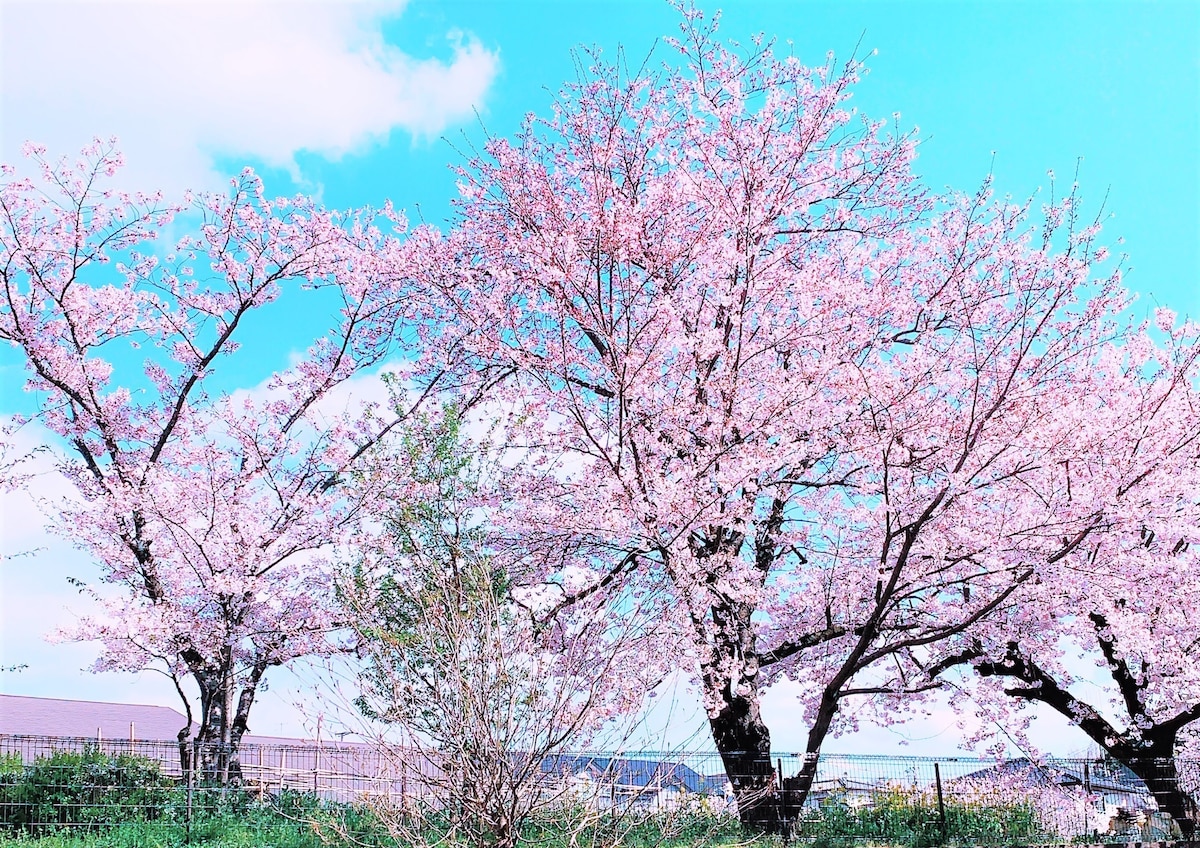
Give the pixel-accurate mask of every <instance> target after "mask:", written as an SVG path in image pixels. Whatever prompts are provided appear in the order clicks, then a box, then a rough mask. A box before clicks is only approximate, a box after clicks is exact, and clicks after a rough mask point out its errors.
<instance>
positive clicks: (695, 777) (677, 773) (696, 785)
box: [542, 754, 708, 792]
mask: <svg viewBox="0 0 1200 848" xmlns="http://www.w3.org/2000/svg"><path fill="white" fill-rule="evenodd" d="M542 771H543V772H547V773H552V772H567V773H570V774H581V773H582V774H588V775H590V776H592V777H593V778H595V779H604V780H611V781H613V782H614V783H616V784H618V785H626V786H639V787H640V786H658V785H661V786H664V787H682V788H684V789H687V790H689V791H691V792H703V791H705V790H706V789H707V788H708V780H707V779H706V778H705V777H704V775H702V774H700V773H699V772H697V771H696V770H695V769H693V768H690V767H688V766H685V765H684V764H683V763H675V762H669V761H659V760H641V759H629V758H626V757H600V756H588V755H578V756H571V755H566V754H564V755H559V756H551V757H546V758H545V759H543V760H542Z"/></svg>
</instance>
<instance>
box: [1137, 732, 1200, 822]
mask: <svg viewBox="0 0 1200 848" xmlns="http://www.w3.org/2000/svg"><path fill="white" fill-rule="evenodd" d="M1172 753H1173V751H1172ZM1124 762H1125V765H1127V766H1129V770H1130V771H1132V772H1133V773H1134V774H1136V775H1137V776H1138V777H1140V778H1141V779H1142V780H1143V781H1144V782H1145V784H1146V786H1148V787H1149V788H1150V794H1151V796H1153V798H1154V800H1155V801H1156V802H1157V803H1158V808H1159V809H1160V810H1162V811H1163V812H1164V813H1166V814H1167V815H1169V816H1170V817H1171V820H1172V821H1173V822H1175V824H1176V825H1178V827H1179V832H1180V835H1181V836H1182V837H1183V838H1184V839H1185V840H1187V841H1189V842H1190V841H1191V840H1192V839H1193V838H1195V835H1196V819H1197V813H1198V812H1200V811H1198V810H1197V806H1196V802H1195V801H1194V800H1193V799H1192V797H1191V796H1190V795H1188V794H1187V793H1186V792H1184V791H1183V789H1182V788H1181V787H1180V786H1179V771H1178V769H1177V768H1176V765H1175V759H1174V757H1172V756H1170V755H1167V756H1161V757H1159V756H1130V757H1127V758H1125V759H1124Z"/></svg>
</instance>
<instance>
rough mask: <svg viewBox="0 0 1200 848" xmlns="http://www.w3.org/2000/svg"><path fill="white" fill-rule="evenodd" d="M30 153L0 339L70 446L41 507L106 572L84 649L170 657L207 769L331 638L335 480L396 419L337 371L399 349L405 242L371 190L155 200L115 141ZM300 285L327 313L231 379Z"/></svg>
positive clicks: (131, 663) (103, 660)
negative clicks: (129, 182)
mask: <svg viewBox="0 0 1200 848" xmlns="http://www.w3.org/2000/svg"><path fill="white" fill-rule="evenodd" d="M27 155H29V156H30V157H31V159H32V160H33V161H34V162H35V163H37V164H38V165H40V168H41V178H40V180H31V179H18V178H17V177H16V176H15V173H14V171H13V169H12V168H10V167H7V166H6V167H5V169H4V172H3V185H2V186H0V213H2V224H0V228H2V229H0V238H2V240H3V244H2V255H0V280H2V282H3V286H4V299H3V306H2V309H0V338H3V339H4V340H5V341H7V342H8V343H9V344H10V345H11V346H12V347H13V348H15V349H16V350H17V351H18V352H19V353H20V354H21V355H22V356H23V358H24V361H25V364H26V368H27V373H28V383H27V385H26V389H27V391H29V392H31V393H32V394H33V397H34V398H35V399H36V403H37V410H36V413H35V417H36V418H37V419H38V420H39V421H40V423H41V424H42V425H44V426H45V427H48V428H49V429H50V430H52V431H53V432H54V433H56V434H57V435H58V436H59V437H60V438H61V440H62V443H63V445H65V446H66V448H67V450H68V451H69V452H68V453H65V454H64V455H63V456H62V458H61V469H62V471H63V473H64V474H65V475H67V477H68V478H69V479H70V480H71V481H72V482H73V483H74V485H75V488H76V490H77V494H78V497H77V498H74V499H72V500H70V501H68V502H65V503H62V504H57V505H56V508H57V519H56V521H55V529H56V530H57V531H58V532H60V533H62V534H63V535H65V536H67V537H69V538H70V539H72V540H73V541H75V543H76V544H78V545H79V546H80V547H81V548H83V549H84V550H86V551H88V552H90V553H91V554H92V555H93V556H94V557H95V559H96V560H97V562H98V563H99V564H100V566H101V568H102V572H101V581H102V582H103V583H105V584H110V585H111V586H113V587H116V589H117V590H118V593H117V595H116V597H115V598H112V597H110V599H109V600H108V601H106V605H107V613H108V614H107V616H102V617H99V618H96V619H85V620H83V621H82V622H80V626H79V627H78V628H77V630H76V631H75V632H74V633H73V634H72V635H73V636H74V637H75V638H80V639H98V640H100V641H101V643H102V645H103V654H102V655H101V657H100V659H99V660H98V661H97V664H96V667H97V669H126V670H139V669H144V668H148V667H157V668H159V669H160V670H162V671H164V672H165V673H166V674H167V675H168V676H170V678H171V679H172V680H173V681H174V683H175V685H176V688H177V689H178V691H179V693H180V696H181V697H183V699H184V706H185V708H186V709H187V713H188V720H189V727H185V728H184V729H183V730H181V731H180V742H181V750H182V746H183V744H184V743H185V742H186V741H187V737H188V735H189V733H190V732H191V730H190V725H191V724H192V719H193V718H196V719H197V720H198V730H196V731H195V738H194V741H195V742H196V743H197V744H198V747H200V748H202V749H203V750H204V751H206V752H207V753H206V758H207V759H206V762H205V770H206V772H205V773H206V775H207V776H209V777H214V776H216V777H227V776H228V773H229V770H230V769H232V770H233V772H234V773H235V774H236V752H237V747H238V744H239V741H240V739H241V737H242V735H243V734H244V733H245V732H246V731H247V729H248V727H249V714H250V709H251V706H252V705H253V703H254V699H255V696H256V694H257V693H258V691H259V688H260V687H261V686H262V684H263V681H264V678H265V675H266V674H267V673H268V672H269V670H270V669H271V668H274V667H276V666H281V665H285V664H287V663H289V662H292V661H293V660H295V659H297V658H299V657H304V656H308V655H311V654H314V653H315V654H321V653H327V652H329V651H332V650H337V649H338V640H337V639H336V638H332V637H331V632H330V631H331V629H332V628H333V627H334V625H335V621H334V620H333V618H332V617H331V610H330V606H329V605H328V604H327V603H326V601H327V599H329V598H330V597H331V592H330V590H329V585H330V584H329V581H328V574H326V573H325V570H324V568H323V563H324V560H325V559H326V558H327V557H326V553H327V552H328V550H329V547H330V545H332V544H334V543H336V542H337V541H338V539H339V534H340V533H341V532H342V531H343V529H345V528H348V527H350V526H352V525H353V523H354V522H355V520H356V518H357V515H358V510H359V508H360V505H361V502H362V498H363V497H365V496H366V495H365V494H364V493H356V494H354V495H353V496H351V492H350V490H349V489H347V488H346V487H343V486H339V485H338V484H339V482H341V481H342V480H344V479H345V477H346V475H347V473H348V472H349V471H350V470H352V469H353V468H354V467H355V465H356V463H357V462H358V461H359V459H360V458H361V456H362V455H363V453H364V451H365V450H366V449H367V448H368V447H369V446H371V445H373V444H376V443H377V442H378V441H379V440H380V439H381V438H382V437H383V436H384V435H385V434H386V433H387V432H388V430H389V428H390V427H392V426H393V425H394V422H395V420H396V416H394V415H392V414H391V411H390V410H388V411H387V413H386V414H384V412H381V411H380V409H379V408H377V407H372V406H371V405H370V404H369V403H364V402H363V401H362V400H361V399H360V400H357V401H356V400H354V398H353V396H352V395H353V391H352V389H353V386H354V381H355V379H356V378H357V377H359V376H360V375H367V374H369V373H370V369H373V368H376V367H378V366H380V365H381V363H383V362H384V360H385V358H387V357H388V356H389V354H390V353H392V352H393V351H394V350H395V349H396V347H397V342H396V340H397V339H398V338H399V337H400V336H399V335H398V334H395V333H394V332H393V330H394V328H395V324H396V322H397V321H398V320H400V318H401V312H402V310H403V306H404V300H403V298H402V297H397V296H396V294H395V293H394V291H393V288H392V286H391V283H390V282H389V280H390V272H385V270H384V269H385V268H390V267H396V266H398V265H403V262H404V260H403V256H402V251H403V248H402V247H401V246H400V245H399V244H398V242H397V241H396V240H395V239H394V238H393V237H392V236H390V235H384V234H383V233H381V232H380V231H379V230H378V229H377V228H376V226H375V216H374V215H372V214H371V213H370V212H363V213H361V214H352V215H347V216H341V215H338V214H336V213H331V212H327V211H325V210H323V209H321V208H319V207H317V206H315V205H314V204H313V203H312V202H310V201H309V200H306V199H304V198H296V199H290V200H289V199H279V200H268V199H266V198H265V197H264V194H263V190H262V185H261V183H260V182H259V180H258V179H257V178H256V177H255V176H254V175H253V174H252V173H251V172H249V171H246V172H244V173H243V174H242V175H241V176H240V177H239V178H237V179H235V180H234V181H233V183H232V188H231V191H230V194H229V195H228V196H217V195H208V196H203V197H197V198H195V199H191V198H188V200H187V201H186V202H184V203H182V204H177V205H168V204H166V203H164V202H163V201H162V200H161V198H159V197H150V196H142V195H137V196H129V195H126V194H122V193H117V192H114V191H111V190H109V189H107V188H106V187H105V180H106V179H107V178H109V177H111V176H112V175H113V174H114V173H115V171H116V170H117V169H118V168H119V167H120V165H121V157H120V155H119V153H117V152H116V150H115V146H114V143H108V144H104V143H100V142H97V143H96V144H94V145H93V146H91V147H89V148H87V149H86V150H85V151H84V152H83V154H82V158H81V159H80V160H79V161H78V162H75V163H70V162H68V161H67V160H65V159H64V160H62V161H59V162H57V163H52V162H50V161H48V160H47V159H46V158H45V155H44V152H43V151H42V150H40V149H38V148H36V147H32V146H27ZM384 221H385V223H386V224H388V225H389V226H401V225H402V219H400V218H399V216H397V215H395V214H394V213H391V212H390V210H385V212H384ZM189 226H194V230H192V234H189V235H185V236H183V237H182V238H180V239H179V240H178V242H177V243H176V244H174V245H168V244H165V243H164V235H165V233H166V232H167V231H168V228H172V227H175V228H184V227H189ZM292 290H294V291H295V292H297V293H299V292H300V291H304V292H305V294H304V295H303V297H304V298H307V302H308V303H309V304H310V306H309V308H316V309H325V310H328V311H329V312H330V313H331V314H332V315H333V316H334V324H333V327H332V328H331V329H330V331H329V332H328V334H327V335H325V336H323V337H322V338H319V339H317V340H316V341H315V342H314V343H313V344H312V345H311V346H310V347H309V348H308V349H307V350H306V351H305V352H304V353H303V354H302V355H299V356H296V357H295V358H294V363H293V364H292V365H291V366H290V367H287V368H285V369H283V370H280V371H277V372H276V373H274V374H273V375H271V376H270V377H269V379H267V380H266V381H265V382H264V383H262V384H260V385H258V386H256V387H254V388H251V389H239V388H237V387H236V386H235V385H234V384H233V382H234V380H235V379H236V378H237V376H238V374H237V372H235V371H233V368H234V367H235V363H245V364H246V365H253V363H252V362H251V361H248V359H247V358H246V357H241V358H238V357H235V354H236V352H237V351H238V348H239V345H240V342H241V341H244V340H246V339H247V338H249V333H251V332H255V333H263V332H279V328H280V326H281V325H280V324H273V323H271V321H270V319H269V318H264V319H260V318H259V313H262V314H263V315H264V316H265V315H271V314H272V313H271V312H270V310H269V309H268V307H269V306H270V305H271V304H273V303H274V302H275V301H277V300H278V299H279V298H280V297H281V295H283V294H284V293H285V292H291V291H292ZM295 296H297V297H299V296H300V295H299V294H296V295H295ZM260 320H265V321H266V322H267V323H265V324H264V323H258V322H259V321H260ZM301 344H303V342H301ZM243 373H244V372H243ZM418 395H419V393H414V394H413V395H412V396H411V399H412V402H413V403H414V404H417V403H419V397H418ZM189 681H190V684H192V685H194V686H195V687H196V689H198V691H199V715H198V716H193V713H192V707H191V703H190V699H189V698H188V697H187V696H186V695H185V687H184V684H185V683H187V682H189ZM210 755H211V756H210Z"/></svg>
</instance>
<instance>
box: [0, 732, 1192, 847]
mask: <svg viewBox="0 0 1200 848" xmlns="http://www.w3.org/2000/svg"><path fill="white" fill-rule="evenodd" d="M227 754H228V752H223V751H221V750H220V749H217V748H211V747H210V748H205V749H202V748H199V747H198V746H195V745H191V744H185V745H183V746H181V745H179V744H177V743H174V742H167V741H155V740H137V739H124V740H122V739H98V738H84V737H47V736H16V735H3V734H0V825H4V826H7V827H9V828H10V829H11V828H14V827H16V828H23V829H25V830H34V831H36V830H38V829H39V828H40V829H45V828H56V827H71V826H76V825H83V826H104V825H106V824H112V823H115V822H121V821H127V820H129V819H130V818H145V819H147V820H151V819H156V818H157V819H163V820H170V821H173V822H176V823H178V824H179V825H180V826H181V827H185V828H187V829H188V833H189V835H190V828H191V827H192V825H193V824H194V822H195V821H196V820H197V819H198V818H202V817H203V816H204V815H207V814H208V813H211V812H212V811H213V810H216V809H218V808H224V807H228V806H229V805H230V804H231V803H235V802H236V803H237V804H242V805H246V804H255V803H257V804H258V805H261V806H270V805H271V804H275V805H278V803H279V799H280V798H285V797H292V796H295V795H296V794H297V793H302V794H303V795H304V796H305V797H307V798H309V799H310V800H311V801H312V802H315V803H332V804H343V805H348V806H353V805H369V804H372V803H378V802H380V801H382V802H384V803H386V804H388V805H390V806H393V807H399V808H403V807H406V806H411V805H422V806H423V807H424V808H426V809H429V808H437V807H438V805H439V803H440V801H441V791H442V789H443V788H444V787H445V786H446V785H447V780H448V776H447V775H446V774H445V773H444V772H443V771H442V770H441V769H440V768H439V765H438V757H437V754H436V752H430V751H422V750H417V749H411V748H409V749H405V748H391V749H388V748H381V747H378V746H373V745H368V744H363V743H353V742H312V743H296V744H259V743H257V742H249V743H244V744H242V745H241V746H240V748H239V749H238V752H237V757H236V760H234V761H232V762H231V761H230V760H229V758H228V755H227ZM806 763H809V764H810V765H811V761H807V760H806V759H805V758H804V757H803V756H802V755H796V754H786V753H783V754H776V755H775V756H774V758H773V761H772V762H771V763H770V771H769V773H768V776H767V777H766V779H765V783H764V784H763V785H764V786H765V787H766V791H767V792H769V793H773V797H774V798H775V799H776V800H778V799H779V798H781V797H782V798H784V799H785V800H787V794H788V793H789V792H796V791H797V790H796V786H797V777H798V776H799V775H800V774H801V773H802V772H804V771H805V765H806ZM759 765H760V766H761V765H762V764H761V763H760V764H759ZM539 767H540V772H541V774H542V775H544V780H545V781H546V785H547V786H549V785H550V784H553V785H554V786H555V791H561V788H562V786H563V785H564V781H566V782H568V783H570V784H571V785H572V786H574V787H576V788H577V789H578V791H576V792H573V793H571V794H570V797H571V798H572V799H574V800H575V801H577V802H578V801H580V800H581V799H582V802H584V803H587V804H590V805H592V806H594V807H595V808H596V809H597V810H600V811H603V810H615V809H618V808H622V809H627V808H629V807H631V806H635V807H638V808H641V809H644V810H647V811H652V812H653V811H667V810H673V809H679V808H681V807H691V808H694V809H696V810H703V811H704V812H706V813H708V814H711V815H713V816H730V815H734V814H736V812H737V801H738V799H737V798H735V796H734V791H733V787H734V784H735V781H734V780H731V777H730V775H727V774H726V769H725V766H724V761H723V760H722V758H721V756H720V755H719V754H717V753H715V752H678V751H671V752H663V751H623V752H581V753H571V754H560V755H556V756H553V757H545V758H543V759H542V761H541V763H540V764H539ZM214 770H217V771H220V770H223V772H221V773H220V774H219V776H220V777H221V778H222V779H221V780H219V781H217V783H218V784H219V785H216V786H213V785H212V784H213V780H212V778H213V776H214V774H215V773H216V772H214ZM1141 771H1142V772H1143V776H1147V772H1146V769H1145V768H1142V769H1141ZM734 777H737V775H734ZM759 777H760V778H762V777H763V776H762V775H761V774H760V775H759ZM1172 787H1173V788H1174V791H1175V792H1176V796H1169V793H1170V791H1171V789H1172ZM1197 790H1200V762H1197V761H1190V760H1188V761H1184V760H1166V761H1162V762H1161V764H1160V769H1159V770H1158V771H1156V772H1154V773H1152V774H1149V775H1148V780H1147V779H1143V777H1139V776H1138V775H1136V774H1134V773H1133V772H1132V771H1131V770H1130V769H1128V768H1126V767H1125V766H1122V765H1120V764H1118V763H1115V762H1113V761H1111V760H1097V759H1046V760H1041V761H1037V762H1034V761H1031V760H1028V759H1009V760H997V759H984V758H970V757H942V758H930V757H888V756H868V755H846V754H823V755H821V757H820V758H819V759H818V760H817V761H816V763H815V771H813V772H812V773H811V781H810V784H809V786H808V789H807V791H806V794H805V797H804V799H803V803H802V804H801V803H800V802H799V798H792V799H791V800H792V801H793V802H794V803H793V804H792V805H791V809H792V813H791V815H792V820H791V821H790V822H789V827H788V833H789V835H790V836H793V837H795V838H797V839H801V840H803V839H812V838H818V837H820V838H823V839H827V838H830V837H833V836H835V835H840V838H843V839H846V840H850V841H854V840H855V839H863V840H865V839H868V838H870V837H871V836H872V835H876V836H878V835H880V834H881V832H882V830H885V829H886V828H887V827H901V826H902V827H907V828H909V829H910V830H912V829H913V828H916V829H921V828H925V829H926V830H928V831H929V832H930V833H932V834H933V835H934V837H937V836H938V835H939V834H940V836H941V838H942V840H943V841H946V842H954V843H959V844H970V843H974V844H994V843H1000V842H1003V843H1006V844H1014V843H1017V842H1029V843H1033V842H1046V841H1064V842H1065V841H1072V840H1074V841H1078V840H1081V839H1084V840H1087V839H1091V840H1104V841H1146V840H1155V839H1169V838H1172V837H1173V836H1178V835H1179V833H1180V831H1179V830H1178V828H1177V827H1176V826H1175V825H1173V822H1172V817H1173V816H1174V817H1175V819H1176V821H1177V820H1178V817H1179V804H1180V803H1183V804H1184V808H1183V809H1184V812H1185V813H1187V814H1188V815H1194V813H1195V810H1196V806H1195V802H1194V799H1195V798H1196V797H1197ZM1181 799H1182V800H1181ZM743 800H744V799H743ZM222 805H224V807H223V806H222ZM1189 805H1190V806H1189ZM782 806H784V807H787V806H788V805H786V804H784V805H782ZM906 832H907V831H906Z"/></svg>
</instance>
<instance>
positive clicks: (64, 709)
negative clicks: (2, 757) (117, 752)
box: [0, 695, 187, 741]
mask: <svg viewBox="0 0 1200 848" xmlns="http://www.w3.org/2000/svg"><path fill="white" fill-rule="evenodd" d="M186 724H187V719H186V718H184V717H183V716H182V715H180V714H179V713H178V712H176V711H175V710H173V709H171V708H170V707H154V706H150V705H148V704H110V703H105V702H102V701H68V700H65V699H61V698H33V697H29V696H26V695H0V733H6V734H13V735H28V736H80V737H88V738H92V739H94V738H95V737H96V736H97V735H99V736H101V737H102V738H103V739H130V738H134V739H153V740H164V741H166V740H170V741H174V740H176V739H177V738H178V736H179V730H180V728H182V727H183V726H184V725H186Z"/></svg>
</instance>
